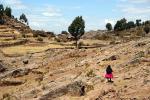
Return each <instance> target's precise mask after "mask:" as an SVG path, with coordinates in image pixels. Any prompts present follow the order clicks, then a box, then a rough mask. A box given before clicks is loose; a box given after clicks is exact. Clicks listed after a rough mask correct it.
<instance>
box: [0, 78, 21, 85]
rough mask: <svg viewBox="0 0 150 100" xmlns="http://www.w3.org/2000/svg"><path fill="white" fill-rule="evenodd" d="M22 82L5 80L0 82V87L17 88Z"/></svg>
mask: <svg viewBox="0 0 150 100" xmlns="http://www.w3.org/2000/svg"><path fill="white" fill-rule="evenodd" d="M23 83H24V82H23V81H21V80H12V79H5V80H1V81H0V86H17V85H21V84H23Z"/></svg>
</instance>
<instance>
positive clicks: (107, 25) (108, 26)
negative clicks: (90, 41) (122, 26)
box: [106, 23, 112, 31]
mask: <svg viewBox="0 0 150 100" xmlns="http://www.w3.org/2000/svg"><path fill="white" fill-rule="evenodd" d="M106 28H107V30H108V31H110V30H112V25H111V23H107V24H106Z"/></svg>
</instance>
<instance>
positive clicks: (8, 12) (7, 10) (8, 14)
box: [5, 7, 12, 17]
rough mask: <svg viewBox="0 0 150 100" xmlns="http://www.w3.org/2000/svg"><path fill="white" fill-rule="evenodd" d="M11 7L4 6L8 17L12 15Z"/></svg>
mask: <svg viewBox="0 0 150 100" xmlns="http://www.w3.org/2000/svg"><path fill="white" fill-rule="evenodd" d="M11 12H12V11H11V8H10V7H6V9H5V14H6V15H7V16H8V17H12V15H11Z"/></svg>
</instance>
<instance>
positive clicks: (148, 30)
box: [144, 25, 150, 34]
mask: <svg viewBox="0 0 150 100" xmlns="http://www.w3.org/2000/svg"><path fill="white" fill-rule="evenodd" d="M144 31H145V32H146V33H147V34H148V33H149V32H150V27H148V25H147V26H145V27H144Z"/></svg>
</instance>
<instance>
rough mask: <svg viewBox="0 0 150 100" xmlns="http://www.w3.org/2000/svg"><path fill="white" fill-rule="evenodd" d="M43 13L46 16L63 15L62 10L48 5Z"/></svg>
mask: <svg viewBox="0 0 150 100" xmlns="http://www.w3.org/2000/svg"><path fill="white" fill-rule="evenodd" d="M42 15H44V16H46V17H59V16H62V14H61V10H60V9H58V8H55V7H51V6H48V7H47V8H46V9H45V10H44V11H43V12H42Z"/></svg>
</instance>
